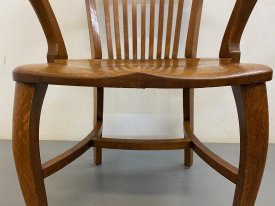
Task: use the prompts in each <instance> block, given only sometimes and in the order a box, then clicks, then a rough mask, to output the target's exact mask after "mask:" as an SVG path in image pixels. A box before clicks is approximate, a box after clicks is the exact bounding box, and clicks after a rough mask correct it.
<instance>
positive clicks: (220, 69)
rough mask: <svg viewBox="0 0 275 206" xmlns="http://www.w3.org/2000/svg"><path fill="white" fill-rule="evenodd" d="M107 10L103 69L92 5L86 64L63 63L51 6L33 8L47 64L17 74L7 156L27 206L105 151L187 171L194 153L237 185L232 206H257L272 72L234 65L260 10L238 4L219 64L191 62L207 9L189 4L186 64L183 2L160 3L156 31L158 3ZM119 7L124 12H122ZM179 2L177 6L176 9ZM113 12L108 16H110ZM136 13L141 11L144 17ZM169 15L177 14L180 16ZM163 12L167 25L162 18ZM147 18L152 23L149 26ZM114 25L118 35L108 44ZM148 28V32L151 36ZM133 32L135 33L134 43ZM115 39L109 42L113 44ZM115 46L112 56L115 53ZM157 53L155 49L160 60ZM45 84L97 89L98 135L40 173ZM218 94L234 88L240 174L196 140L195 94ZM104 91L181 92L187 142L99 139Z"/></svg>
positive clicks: (250, 0)
mask: <svg viewBox="0 0 275 206" xmlns="http://www.w3.org/2000/svg"><path fill="white" fill-rule="evenodd" d="M103 1H104V14H105V15H104V16H105V17H104V18H105V26H106V41H107V50H108V58H109V59H107V60H106V59H105V60H103V59H102V58H103V57H102V53H103V52H102V50H103V49H105V48H103V47H102V46H101V41H105V39H103V37H102V36H101V35H100V28H99V20H98V10H97V7H96V2H97V1H96V0H86V8H87V17H88V25H89V34H90V45H91V53H92V59H89V60H67V59H68V55H67V51H66V47H65V44H64V41H63V37H62V34H61V31H60V29H59V25H58V23H57V20H56V18H55V15H54V13H53V10H52V8H51V6H50V3H49V1H48V0H30V2H31V4H32V6H33V8H34V10H35V12H36V14H37V16H38V18H39V21H40V23H41V26H42V28H43V31H44V33H45V36H46V39H47V43H48V54H47V60H48V64H35V65H23V66H20V67H17V68H16V69H15V70H14V72H13V78H14V80H15V81H16V82H17V84H16V94H15V102H14V119H13V152H14V158H15V163H16V168H17V173H18V177H19V181H20V185H21V189H22V192H23V195H24V199H25V203H26V205H27V206H47V198H46V192H45V186H44V180H43V179H44V178H46V177H47V176H49V175H51V174H53V173H55V172H57V171H59V170H60V169H62V168H63V167H65V166H66V165H68V164H69V163H71V162H72V161H73V160H75V159H76V158H78V157H79V156H80V155H81V154H83V153H84V152H85V151H86V150H87V149H89V148H90V147H93V148H94V163H95V164H96V165H100V164H101V163H102V148H112V149H131V150H133V149H135V150H143V149H146V150H158V149H185V161H184V164H185V166H188V167H190V166H191V165H192V163H193V162H192V161H193V158H192V156H193V152H192V151H193V150H194V151H195V152H196V153H197V154H198V155H199V156H200V157H201V158H202V159H203V160H204V161H206V162H207V163H208V164H209V165H210V166H211V167H213V168H214V169H215V170H216V171H218V172H219V173H220V174H222V175H223V176H224V177H226V178H227V179H229V180H230V181H232V182H233V183H235V184H236V191H235V196H234V202H233V206H253V205H254V203H255V200H256V197H257V193H258V189H259V186H260V182H261V178H262V175H263V171H264V165H265V159H266V154H267V145H268V107H267V94H266V87H265V81H268V80H271V78H272V70H271V68H269V67H268V66H264V65H259V64H243V63H239V62H240V41H241V37H242V34H243V31H244V28H245V26H246V24H247V21H248V19H249V16H250V14H251V12H252V10H253V8H254V6H255V4H256V2H257V0H236V3H235V6H234V9H233V11H232V14H231V17H230V19H229V22H228V25H227V27H226V30H225V33H224V36H223V40H222V44H221V48H220V54H219V58H216V59H215V58H209V59H201V58H196V54H197V47H198V42H199V41H198V40H199V30H200V22H201V14H202V6H203V0H193V1H192V8H191V13H190V20H189V26H188V31H187V39H186V45H185V57H186V58H185V59H182V58H179V57H178V56H179V52H178V49H179V46H180V45H179V44H180V43H182V41H180V39H181V35H182V32H181V30H182V29H181V28H182V24H183V22H184V21H182V12H183V6H184V5H185V4H184V3H185V1H187V0H185V1H184V0H178V1H176V0H159V1H157V2H158V3H159V10H158V13H159V14H158V20H157V21H156V20H155V6H156V1H155V0H150V1H146V0H141V1H138V3H137V1H136V0H132V1H127V0H122V1H120V0H103ZM110 2H111V3H110ZM119 2H122V10H121V9H120V6H119ZM140 2H141V3H140ZM176 2H178V4H175V3H176ZM129 3H130V4H132V38H131V37H130V36H129V28H130V27H129V26H128V23H129V22H128V21H129V18H128V17H129V14H128V4H129ZM148 4H150V10H149V12H150V14H146V8H147V5H148ZM166 4H168V5H167V6H166ZM148 6H149V5H148ZM111 7H112V8H111ZM174 8H175V9H174ZM110 9H113V15H112V16H111V15H110ZM137 10H140V11H141V12H140V16H138V12H137ZM174 10H175V11H176V12H177V13H176V15H174ZM120 12H122V15H123V21H122V22H120V18H119V16H120ZM165 12H166V13H167V18H166V17H165V18H164V15H165ZM147 15H148V16H149V22H147V18H146V16H147ZM174 16H175V17H176V19H175V21H174V19H173V17H174ZM139 18H141V21H140V22H138V21H137V19H139ZM173 22H175V24H174V23H173ZM138 23H140V24H138ZM185 23H188V22H185ZM112 24H113V25H114V35H113V34H111V32H112V29H111V25H112ZM147 24H149V25H150V26H149V27H150V28H149V30H148V31H147V26H146V25H147ZM155 25H156V26H157V27H158V29H157V38H156V39H154V33H155V29H154V26H155ZM164 25H166V31H164V29H165V28H164ZM121 26H123V29H122V31H123V36H124V47H122V48H123V49H124V56H122V54H123V51H122V50H121V35H120V29H121ZM137 28H140V33H138V30H137ZM172 31H174V33H175V34H174V35H172ZM146 35H148V38H149V46H148V48H149V49H148V51H146V38H147V36H146ZM113 36H114V39H112V38H113ZM173 36H174V37H173ZM139 37H141V42H140V56H138V55H139V54H138V48H137V46H138V39H139ZM173 38H174V39H173ZM131 39H132V45H133V51H132V57H133V60H131V59H130V56H131V54H130V49H129V48H130V47H129V45H130V43H131V42H129V40H131ZM113 41H114V42H115V47H116V49H115V50H116V55H114V51H113V48H112V47H113V45H112V42H113ZM171 42H173V45H172V44H171ZM154 44H157V45H156V54H155V53H154V46H155V45H154ZM171 48H172V51H171ZM171 52H172V54H171ZM147 54H148V60H147ZM155 57H156V59H155ZM138 58H140V59H138ZM162 58H164V59H162ZM48 84H55V85H72V86H90V87H95V88H94V94H95V95H94V130H93V131H92V132H91V133H90V134H89V135H88V136H87V137H86V138H85V139H84V140H82V141H81V142H80V143H79V144H77V145H76V146H74V147H72V148H71V149H69V150H67V151H65V152H64V153H62V154H61V155H59V156H57V157H55V158H53V159H52V160H49V161H47V162H46V163H44V164H42V165H41V160H40V151H39V141H38V140H39V118H40V111H41V107H42V103H43V99H44V95H45V92H46V89H47V85H48ZM216 86H232V88H233V92H234V96H235V100H236V103H237V109H238V115H239V122H240V138H241V144H240V150H241V152H240V163H239V169H238V168H236V167H235V166H233V165H231V164H229V163H228V162H226V161H225V160H223V159H221V158H220V157H218V156H217V155H216V154H215V153H213V152H212V151H210V150H209V149H208V148H206V147H205V146H204V145H203V144H202V143H201V142H200V141H199V139H198V138H197V137H196V136H195V134H194V88H200V87H216ZM104 87H116V88H118V87H126V88H180V89H183V98H184V99H183V113H184V132H185V136H184V138H181V139H172V140H171V139H166V140H138V139H131V140H127V139H126V140H125V139H113V138H106V137H102V125H103V102H104Z"/></svg>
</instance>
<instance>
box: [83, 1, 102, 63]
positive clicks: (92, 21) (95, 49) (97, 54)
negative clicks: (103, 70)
mask: <svg viewBox="0 0 275 206" xmlns="http://www.w3.org/2000/svg"><path fill="white" fill-rule="evenodd" d="M86 9H87V17H88V26H89V34H90V45H91V53H92V58H94V59H101V58H102V49H101V43H100V36H99V28H98V20H97V11H96V3H95V0H86Z"/></svg>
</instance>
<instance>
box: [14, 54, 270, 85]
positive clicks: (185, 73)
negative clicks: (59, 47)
mask: <svg viewBox="0 0 275 206" xmlns="http://www.w3.org/2000/svg"><path fill="white" fill-rule="evenodd" d="M13 77H14V80H15V81H18V82H28V83H47V84H58V85H76V86H78V85H80V86H94V87H129V88H196V87H212V86H227V85H240V84H249V83H256V82H263V81H267V80H270V79H271V77H272V70H271V69H270V68H269V67H267V66H264V65H258V64H239V63H235V64H232V63H231V61H230V59H177V60H146V61H142V60H135V61H133V60H96V59H95V60H76V61H61V60H59V61H56V62H55V63H54V64H41V65H25V66H21V67H18V68H17V69H15V70H14V72H13Z"/></svg>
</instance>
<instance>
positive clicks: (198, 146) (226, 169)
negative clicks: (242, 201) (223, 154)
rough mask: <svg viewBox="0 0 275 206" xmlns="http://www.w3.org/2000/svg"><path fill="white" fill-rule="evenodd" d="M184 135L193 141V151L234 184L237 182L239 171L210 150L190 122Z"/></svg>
mask: <svg viewBox="0 0 275 206" xmlns="http://www.w3.org/2000/svg"><path fill="white" fill-rule="evenodd" d="M184 129H185V131H184V134H185V135H186V137H187V138H188V139H191V140H192V143H193V146H192V149H193V150H194V151H195V152H196V153H197V154H198V155H199V156H200V157H201V158H202V159H203V160H204V161H205V162H206V163H207V164H208V165H209V166H211V167H212V168H213V169H215V170H216V171H217V172H219V173H220V174H221V175H223V176H224V177H226V178H227V179H228V180H230V181H231V182H233V183H236V182H237V176H238V169H237V168H236V167H234V166H233V165H231V164H230V163H228V162H226V161H225V160H223V159H222V158H220V157H219V156H217V155H216V154H215V153H214V152H212V151H211V150H209V149H208V148H207V147H206V146H205V145H204V144H203V143H202V142H201V141H200V140H199V139H198V138H197V137H196V136H195V135H194V134H193V132H192V130H191V127H190V124H189V122H185V123H184Z"/></svg>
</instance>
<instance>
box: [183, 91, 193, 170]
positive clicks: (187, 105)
mask: <svg viewBox="0 0 275 206" xmlns="http://www.w3.org/2000/svg"><path fill="white" fill-rule="evenodd" d="M183 115H184V121H188V122H189V123H190V127H191V129H192V132H193V128H194V89H188V88H186V89H183ZM192 164H193V150H192V149H191V148H186V149H185V150H184V165H185V166H186V167H191V166H192Z"/></svg>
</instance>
